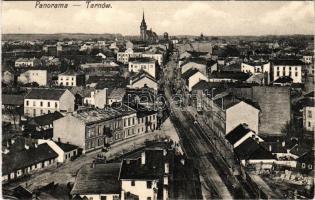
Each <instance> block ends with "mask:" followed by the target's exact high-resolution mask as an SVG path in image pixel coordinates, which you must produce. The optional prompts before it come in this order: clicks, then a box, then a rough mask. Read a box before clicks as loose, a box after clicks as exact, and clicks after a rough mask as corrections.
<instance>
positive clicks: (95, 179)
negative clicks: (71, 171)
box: [71, 163, 121, 195]
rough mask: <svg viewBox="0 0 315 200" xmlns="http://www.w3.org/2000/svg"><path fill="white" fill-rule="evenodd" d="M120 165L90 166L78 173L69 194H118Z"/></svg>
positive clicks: (119, 191)
mask: <svg viewBox="0 0 315 200" xmlns="http://www.w3.org/2000/svg"><path fill="white" fill-rule="evenodd" d="M120 166H121V164H120V163H107V164H95V165H94V167H93V166H91V164H87V165H85V166H83V167H82V168H81V169H80V171H79V172H78V175H77V178H76V181H75V183H74V186H73V188H72V191H71V194H72V195H74V194H120V193H121V184H120V181H119V180H118V176H119V170H120Z"/></svg>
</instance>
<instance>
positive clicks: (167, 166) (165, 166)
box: [164, 162, 170, 174]
mask: <svg viewBox="0 0 315 200" xmlns="http://www.w3.org/2000/svg"><path fill="white" fill-rule="evenodd" d="M164 172H165V174H168V173H169V172H170V168H169V164H168V163H167V162H166V163H164Z"/></svg>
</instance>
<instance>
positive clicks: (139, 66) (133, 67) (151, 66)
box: [128, 58, 157, 78]
mask: <svg viewBox="0 0 315 200" xmlns="http://www.w3.org/2000/svg"><path fill="white" fill-rule="evenodd" d="M128 69H129V72H135V73H139V72H140V71H141V70H143V71H146V72H147V73H148V74H150V75H151V76H152V77H154V78H156V76H157V71H156V61H155V60H154V59H152V58H135V59H130V61H129V67H128Z"/></svg>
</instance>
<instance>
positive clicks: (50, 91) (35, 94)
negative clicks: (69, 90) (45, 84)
mask: <svg viewBox="0 0 315 200" xmlns="http://www.w3.org/2000/svg"><path fill="white" fill-rule="evenodd" d="M65 91H66V90H65V89H55V88H36V89H35V88H34V89H32V90H31V91H30V92H29V93H28V94H27V95H26V96H25V99H49V100H59V99H60V97H61V96H62V95H63V94H64V93H65Z"/></svg>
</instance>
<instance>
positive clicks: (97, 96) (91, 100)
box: [83, 88, 108, 108]
mask: <svg viewBox="0 0 315 200" xmlns="http://www.w3.org/2000/svg"><path fill="white" fill-rule="evenodd" d="M107 91H108V89H107V88H104V89H101V90H97V89H95V90H93V91H91V93H90V95H89V96H86V97H84V99H83V103H84V104H87V105H93V106H95V107H96V108H104V107H105V106H106V105H107V104H108V103H107V95H108V93H107Z"/></svg>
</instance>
